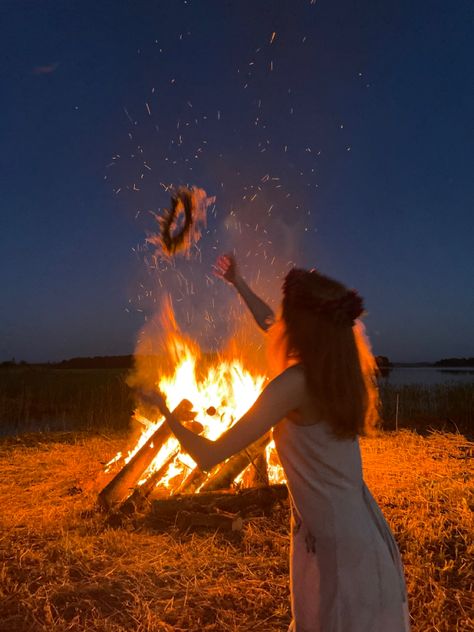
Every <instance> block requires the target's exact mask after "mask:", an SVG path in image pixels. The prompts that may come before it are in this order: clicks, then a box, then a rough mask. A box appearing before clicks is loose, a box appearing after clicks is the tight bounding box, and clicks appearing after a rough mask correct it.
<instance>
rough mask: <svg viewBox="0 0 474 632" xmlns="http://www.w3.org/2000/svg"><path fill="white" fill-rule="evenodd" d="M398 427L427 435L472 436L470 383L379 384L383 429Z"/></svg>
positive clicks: (473, 401) (473, 406)
mask: <svg viewBox="0 0 474 632" xmlns="http://www.w3.org/2000/svg"><path fill="white" fill-rule="evenodd" d="M397 396H398V427H399V428H400V427H402V428H403V427H404V428H412V429H416V430H418V431H427V430H429V429H430V428H437V429H440V430H446V431H450V432H453V431H454V432H456V431H459V432H464V433H467V434H469V435H470V436H471V435H472V434H473V433H474V382H473V383H460V384H453V383H446V384H433V385H423V384H420V385H418V384H410V385H403V386H393V385H389V384H383V383H382V384H381V386H380V397H381V404H382V407H381V417H382V421H383V427H384V428H385V429H390V430H393V429H395V422H396V418H397Z"/></svg>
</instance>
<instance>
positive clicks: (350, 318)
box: [270, 269, 378, 438]
mask: <svg viewBox="0 0 474 632" xmlns="http://www.w3.org/2000/svg"><path fill="white" fill-rule="evenodd" d="M283 292H284V295H283V303H282V312H281V317H280V319H279V320H278V321H277V323H275V325H274V326H273V331H272V332H271V334H270V342H271V344H270V354H271V357H272V359H273V362H274V363H275V364H278V365H279V368H280V369H283V368H284V367H285V366H289V365H291V364H295V363H301V364H302V366H303V369H304V371H305V375H306V381H307V385H308V389H309V392H310V394H311V396H312V399H313V402H314V407H315V413H316V414H317V417H318V419H322V420H323V419H324V420H326V421H327V422H328V423H329V424H330V426H331V428H332V430H333V432H334V434H335V435H336V436H338V437H340V438H354V437H356V436H357V435H360V434H368V433H370V431H371V430H372V429H373V428H374V427H375V424H376V423H377V421H378V391H377V386H376V382H375V375H376V364H375V360H374V357H373V355H372V352H371V350H370V345H369V343H368V340H367V338H366V336H365V332H364V327H363V325H362V323H361V322H360V321H359V320H356V319H357V318H358V316H360V315H361V313H362V311H363V306H362V299H361V298H360V297H359V295H358V294H357V293H356V292H354V291H352V290H348V289H347V288H346V287H345V286H344V285H342V284H341V283H339V282H337V281H334V280H333V279H330V278H329V277H326V276H324V275H322V274H319V273H318V272H316V271H311V272H310V271H306V270H298V269H294V270H291V271H290V272H289V273H288V275H287V276H286V278H285V282H284V286H283Z"/></svg>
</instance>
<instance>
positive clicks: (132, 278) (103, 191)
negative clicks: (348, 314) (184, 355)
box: [0, 0, 474, 361]
mask: <svg viewBox="0 0 474 632" xmlns="http://www.w3.org/2000/svg"><path fill="white" fill-rule="evenodd" d="M473 18H474V5H473V4H472V2H471V1H470V0H469V1H468V0H458V1H457V2H455V3H446V2H441V1H438V0H430V1H429V2H428V0H419V1H418V2H413V1H412V0H411V1H408V0H401V1H400V2H369V1H368V0H367V1H358V2H355V1H349V0H341V1H340V2H329V1H328V0H317V2H316V3H314V4H313V3H312V2H311V1H310V0H287V1H275V0H268V1H267V0H265V1H258V0H252V1H247V0H240V1H238V2H237V1H233V2H227V1H224V0H202V1H198V0H188V1H187V2H186V1H182V0H167V1H161V2H160V1H157V0H154V1H146V2H145V1H135V2H131V1H129V2H123V1H120V0H114V1H113V2H111V1H106V0H101V2H96V1H94V2H89V1H87V0H80V1H68V2H62V1H60V0H57V1H55V2H50V1H42V0H34V1H33V0H32V1H23V0H12V1H8V0H3V2H1V4H0V29H1V38H0V47H1V57H0V76H1V94H2V99H1V101H2V110H1V112H2V115H1V117H0V138H1V142H2V151H1V154H0V160H1V165H0V179H1V192H2V196H1V198H2V199H1V215H0V217H1V224H0V257H1V259H0V287H1V292H0V360H3V359H9V358H11V357H15V358H16V359H17V360H19V359H25V360H31V361H42V360H57V359H62V358H66V357H71V356H77V355H106V354H121V353H129V352H131V351H132V349H133V346H134V342H135V339H136V337H137V335H138V331H139V329H140V327H141V326H142V324H143V322H144V319H145V318H148V317H149V316H150V314H151V313H152V312H153V310H155V309H156V306H157V305H158V304H159V302H160V300H161V298H162V296H163V293H164V289H163V286H166V288H168V289H169V290H170V291H171V293H172V295H173V299H174V303H175V306H176V311H177V315H178V318H179V321H180V323H181V324H182V326H183V328H184V329H186V330H187V331H190V332H191V333H194V334H196V335H197V336H198V337H199V339H200V340H201V341H202V342H203V343H204V344H206V345H214V346H215V345H216V344H219V343H220V342H221V341H222V340H223V337H225V335H226V333H228V332H229V327H228V326H227V325H228V324H227V323H226V320H227V319H228V317H229V314H232V313H233V310H232V309H231V307H234V306H235V305H236V300H235V298H234V297H233V296H232V293H231V291H230V289H229V288H227V287H225V286H224V285H223V284H220V283H216V284H213V285H212V284H211V283H210V282H209V281H208V280H207V278H206V274H208V273H209V267H210V263H211V261H212V260H213V258H214V256H215V255H216V254H217V253H219V252H221V251H226V250H228V249H230V248H232V247H234V248H235V249H236V251H237V256H238V258H239V259H240V261H241V262H242V267H243V271H244V274H245V276H246V277H247V278H248V280H250V281H253V282H255V286H256V288H257V289H258V290H259V291H261V292H262V293H263V294H264V295H265V296H268V297H270V298H272V299H273V300H274V299H275V298H276V296H277V294H278V289H279V286H280V276H281V274H283V272H284V271H285V270H286V269H288V266H289V265H291V264H292V262H293V263H296V264H298V265H304V266H310V267H314V266H316V267H319V268H320V269H321V270H322V271H323V272H325V273H327V274H330V275H332V276H335V277H337V278H339V279H340V280H342V281H344V282H346V283H347V284H348V285H349V286H352V287H356V288H358V289H359V290H360V292H361V294H362V295H363V296H364V297H365V300H366V305H367V308H368V311H369V316H368V317H367V319H366V323H367V327H368V330H369V333H370V335H371V338H372V342H373V345H374V349H375V352H376V353H379V354H385V355H388V356H389V357H390V358H391V359H393V360H395V361H400V360H407V361H418V360H435V359H437V358H440V357H445V356H456V355H457V356H460V355H474V324H473V323H474V319H473V315H474V292H473V276H474V275H473V271H474V262H473V259H474V257H473V248H472V239H473V237H472V236H473V223H474V222H473V219H472V217H473V213H472V202H473V198H474V195H473V194H474V179H473V178H472V162H473V161H472V147H473V140H474V139H473V134H472V131H473V123H472V121H473V119H472V113H473V95H474V90H473V81H472V78H473V59H474V55H473V53H474V43H473V42H474V38H473V32H472V26H473V23H474V20H473ZM273 33H275V35H274V36H273V35H272V34H273ZM272 40H273V41H272ZM183 183H188V184H195V185H198V186H201V187H204V188H205V189H206V191H207V192H208V193H209V194H210V195H216V207H215V210H214V211H213V212H212V213H211V214H210V216H209V222H208V230H207V231H206V233H205V234H204V236H203V238H202V239H201V241H200V242H199V248H200V253H198V252H197V251H196V252H195V253H194V255H193V257H192V259H191V260H189V261H183V260H181V261H179V262H178V263H177V264H176V265H169V264H166V265H165V264H163V263H159V264H158V269H157V267H156V266H155V265H154V259H153V250H152V249H151V248H150V247H149V246H148V247H147V246H146V245H145V238H146V235H147V232H150V231H153V230H154V228H155V227H156V225H155V224H154V220H153V215H152V214H151V213H150V211H154V212H159V211H160V209H161V208H163V207H166V205H167V203H168V202H169V193H167V192H166V191H165V188H164V186H167V185H169V184H175V185H176V184H183Z"/></svg>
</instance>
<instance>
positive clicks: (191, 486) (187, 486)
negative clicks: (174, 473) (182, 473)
mask: <svg viewBox="0 0 474 632" xmlns="http://www.w3.org/2000/svg"><path fill="white" fill-rule="evenodd" d="M207 476H208V474H207V473H206V472H203V471H202V470H200V469H199V468H198V467H195V468H194V470H192V471H191V472H190V473H189V474H188V475H187V476H186V478H185V479H184V481H183V482H182V483H181V485H180V486H179V487H178V488H177V489H176V490H175V491H174V494H175V495H176V494H193V493H194V492H195V491H196V490H197V489H198V488H199V487H200V486H201V485H202V484H203V482H204V481H205V480H206V478H207Z"/></svg>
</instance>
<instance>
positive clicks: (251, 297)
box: [214, 254, 275, 331]
mask: <svg viewBox="0 0 474 632" xmlns="http://www.w3.org/2000/svg"><path fill="white" fill-rule="evenodd" d="M214 270H215V274H216V276H218V277H221V278H222V279H225V280H226V281H227V282H228V283H230V284H231V285H233V286H234V287H235V289H236V290H237V292H238V293H239V294H240V296H241V297H242V298H243V299H244V302H245V304H246V305H247V307H248V308H249V310H250V312H251V313H252V316H253V317H254V318H255V321H256V323H257V325H258V326H259V327H260V328H261V329H263V330H264V331H267V329H268V328H269V327H270V326H271V325H272V324H273V322H274V320H275V314H274V312H273V310H272V308H271V307H269V306H268V305H267V304H266V303H265V301H262V299H261V298H260V297H259V296H257V295H256V294H255V292H253V291H252V290H251V289H250V287H249V286H248V285H247V283H246V282H245V281H244V279H243V278H242V277H241V276H240V274H239V273H238V268H237V263H236V261H235V258H234V256H233V255H232V254H227V255H221V256H220V257H219V258H218V259H217V261H216V264H215V266H214Z"/></svg>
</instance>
